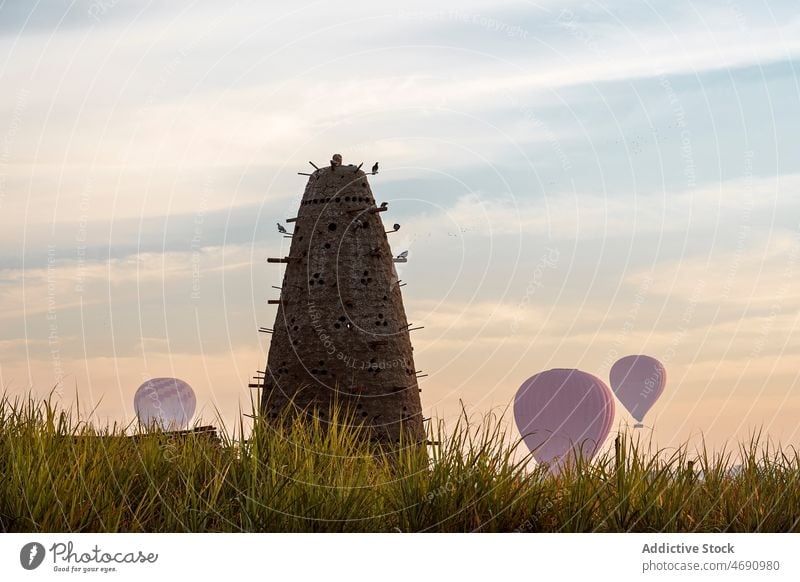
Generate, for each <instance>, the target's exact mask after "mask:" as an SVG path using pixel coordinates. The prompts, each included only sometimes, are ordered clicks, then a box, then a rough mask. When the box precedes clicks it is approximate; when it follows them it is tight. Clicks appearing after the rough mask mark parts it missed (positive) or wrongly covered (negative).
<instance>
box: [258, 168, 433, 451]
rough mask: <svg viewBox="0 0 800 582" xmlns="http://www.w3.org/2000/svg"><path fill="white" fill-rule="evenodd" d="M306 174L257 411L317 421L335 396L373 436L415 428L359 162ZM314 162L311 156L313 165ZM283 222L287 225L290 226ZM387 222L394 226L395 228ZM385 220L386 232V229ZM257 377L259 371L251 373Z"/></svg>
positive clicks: (394, 437) (377, 225) (409, 359)
mask: <svg viewBox="0 0 800 582" xmlns="http://www.w3.org/2000/svg"><path fill="white" fill-rule="evenodd" d="M340 159H341V158H340V157H338V158H337V157H336V156H335V157H334V160H332V162H331V165H330V166H329V167H323V168H321V169H317V170H316V171H315V172H314V173H313V174H310V177H309V180H308V184H307V185H306V188H305V192H304V194H303V200H302V202H301V203H300V209H299V211H298V213H297V217H296V218H290V219H288V220H287V222H289V223H291V224H293V229H290V230H293V232H287V233H286V235H287V236H291V247H290V251H289V255H288V256H286V257H280V258H270V259H268V261H269V262H272V263H285V272H284V276H283V283H282V284H281V287H280V290H279V293H280V298H279V299H273V300H271V301H269V303H272V304H277V306H278V307H277V314H276V316H275V324H274V326H273V328H271V329H263V331H266V332H268V333H271V335H272V342H271V344H270V347H269V355H268V358H267V366H266V369H265V370H264V377H263V384H258V385H259V387H261V388H262V399H261V413H262V415H264V417H265V418H266V420H267V421H268V422H269V421H270V420H273V421H274V419H276V418H277V417H278V414H279V411H280V410H281V409H283V408H284V407H286V406H292V409H293V410H294V411H295V412H296V413H297V414H306V415H312V414H315V413H316V414H318V415H319V416H320V418H321V420H323V421H326V420H327V419H326V416H327V413H328V411H329V406H330V404H331V403H332V402H333V401H334V400H337V401H338V402H339V403H340V404H341V405H343V406H347V407H349V408H350V409H351V410H353V411H354V412H355V414H356V417H357V420H359V421H361V422H363V423H365V424H366V425H368V426H369V427H370V432H371V436H372V438H373V439H375V440H378V441H384V442H397V441H399V440H400V436H401V432H402V433H403V439H404V440H405V441H406V442H407V441H408V440H409V439H410V440H414V441H421V440H424V438H425V431H424V428H423V419H422V408H421V404H420V396H419V392H420V390H419V388H418V385H417V376H416V370H415V368H414V357H413V353H412V350H413V348H412V347H411V339H410V336H409V333H410V330H409V327H410V325H409V323H408V321H407V320H406V314H405V310H404V309H403V298H402V296H401V292H400V287H401V284H400V282H399V281H398V279H397V271H396V270H395V267H394V262H395V261H402V260H404V259H403V258H399V259H396V258H394V256H393V253H392V251H391V249H390V247H389V239H388V236H387V232H386V231H387V229H386V228H385V227H384V225H383V221H382V220H381V213H382V212H383V211H384V210H387V206H386V205H385V204H383V205H381V206H376V204H375V198H374V196H373V195H372V190H371V189H370V185H369V182H368V181H367V175H366V174H365V173H364V172H363V171H361V170H360V166H359V167H358V168H357V167H355V166H343V165H341V164H340ZM315 167H316V166H315ZM291 224H290V226H291ZM395 230H396V229H395ZM391 232H392V231H391V230H390V231H389V234H391ZM259 381H262V379H259Z"/></svg>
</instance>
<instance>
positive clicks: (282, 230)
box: [277, 222, 286, 234]
mask: <svg viewBox="0 0 800 582" xmlns="http://www.w3.org/2000/svg"><path fill="white" fill-rule="evenodd" d="M277 224H278V232H279V233H281V234H286V228H284V226H283V225H282V224H281V223H280V222H278V223H277Z"/></svg>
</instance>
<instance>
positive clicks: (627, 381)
mask: <svg viewBox="0 0 800 582" xmlns="http://www.w3.org/2000/svg"><path fill="white" fill-rule="evenodd" d="M609 381H610V382H611V389H612V390H613V391H614V394H615V395H616V396H617V398H619V401H620V402H621V403H622V406H624V407H625V408H626V409H627V410H628V412H630V413H631V416H633V418H635V419H636V420H637V421H638V422H642V419H643V418H644V415H645V414H647V411H648V410H650V408H651V407H652V406H653V404H655V403H656V400H658V397H659V396H661V393H662V392H664V386H666V384H667V371H666V369H665V368H664V365H663V364H662V363H661V362H659V361H658V360H656V359H655V358H651V357H650V356H642V355H638V356H625V357H624V358H622V359H620V360H617V362H616V363H615V364H614V365H613V366H611V372H610V373H609Z"/></svg>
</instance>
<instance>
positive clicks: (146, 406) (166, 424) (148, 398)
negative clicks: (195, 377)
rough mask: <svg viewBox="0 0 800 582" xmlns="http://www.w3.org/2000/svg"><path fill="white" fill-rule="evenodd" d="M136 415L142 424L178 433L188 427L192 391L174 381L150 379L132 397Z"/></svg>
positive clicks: (195, 401)
mask: <svg viewBox="0 0 800 582" xmlns="http://www.w3.org/2000/svg"><path fill="white" fill-rule="evenodd" d="M133 406H134V408H135V409H136V416H138V417H139V422H141V423H142V424H143V425H145V426H148V427H152V426H153V425H155V426H157V427H158V428H161V429H163V430H181V429H185V428H187V427H188V426H189V421H190V420H191V419H192V416H194V409H195V406H197V399H196V398H195V395H194V390H192V387H191V386H189V385H188V384H187V383H186V382H184V381H183V380H179V379H177V378H153V379H151V380H148V381H147V382H145V383H144V384H142V385H141V386H139V389H138V390H136V394H135V395H134V396H133Z"/></svg>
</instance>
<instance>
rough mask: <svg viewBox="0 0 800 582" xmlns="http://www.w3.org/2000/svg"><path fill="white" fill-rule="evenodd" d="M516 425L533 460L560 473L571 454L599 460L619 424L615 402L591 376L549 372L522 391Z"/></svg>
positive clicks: (524, 385) (527, 383)
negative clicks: (616, 422)
mask: <svg viewBox="0 0 800 582" xmlns="http://www.w3.org/2000/svg"><path fill="white" fill-rule="evenodd" d="M514 420H515V421H516V423H517V428H518V429H519V432H520V434H521V435H522V438H523V440H524V441H525V444H526V445H527V447H528V448H529V449H530V450H531V452H532V453H533V456H534V458H535V459H536V460H537V461H538V462H540V463H548V464H550V466H551V467H552V468H553V469H555V470H556V471H557V470H559V469H560V467H561V466H563V465H564V464H565V463H566V462H568V460H569V454H570V452H571V451H575V452H579V453H580V454H581V456H582V457H583V458H584V459H586V460H590V459H591V458H592V457H594V455H595V454H596V453H597V451H598V450H599V449H600V447H601V446H602V444H603V442H604V441H605V440H606V437H607V436H608V432H609V431H610V430H611V425H612V423H613V422H614V397H613V396H612V395H611V390H609V389H608V386H606V385H605V383H604V382H603V381H602V380H600V378H597V377H596V376H593V375H592V374H587V373H586V372H581V371H580V370H573V369H554V370H547V371H546V372H541V373H539V374H536V375H535V376H532V377H530V378H528V379H527V380H525V382H523V383H522V386H520V388H519V390H518V391H517V395H516V396H515V398H514Z"/></svg>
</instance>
